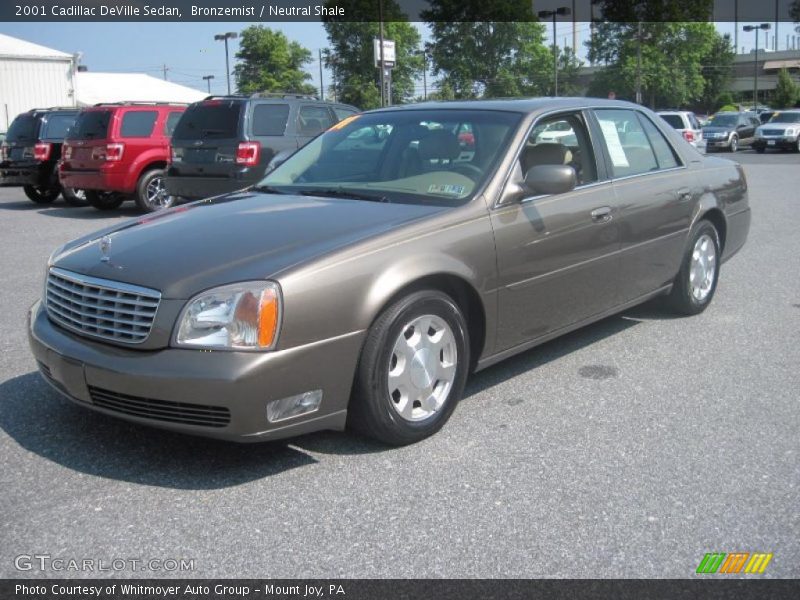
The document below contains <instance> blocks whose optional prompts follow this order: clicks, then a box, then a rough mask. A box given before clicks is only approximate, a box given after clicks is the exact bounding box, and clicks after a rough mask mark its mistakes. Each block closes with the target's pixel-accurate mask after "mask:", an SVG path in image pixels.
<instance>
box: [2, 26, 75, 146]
mask: <svg viewBox="0 0 800 600" xmlns="http://www.w3.org/2000/svg"><path fill="white" fill-rule="evenodd" d="M75 66H76V57H74V56H72V55H71V54H67V53H66V52H59V51H58V50H53V49H51V48H45V47H44V46H39V45H38V44H32V43H30V42H26V41H25V40H20V39H17V38H13V37H11V36H8V35H3V34H0V131H6V130H7V129H8V126H9V124H10V123H11V121H13V120H14V117H16V116H17V115H18V114H19V113H21V112H25V111H26V110H30V109H31V108H38V107H45V106H74V105H75V71H76V68H75Z"/></svg>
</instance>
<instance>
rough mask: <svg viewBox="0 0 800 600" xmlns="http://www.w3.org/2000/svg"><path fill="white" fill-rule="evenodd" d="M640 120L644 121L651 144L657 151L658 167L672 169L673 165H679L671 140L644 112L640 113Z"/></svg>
mask: <svg viewBox="0 0 800 600" xmlns="http://www.w3.org/2000/svg"><path fill="white" fill-rule="evenodd" d="M639 120H640V121H641V122H642V127H643V128H644V132H645V134H647V139H649V140H650V145H651V146H652V147H653V152H655V155H656V160H657V161H658V168H659V169H671V168H673V167H677V166H678V164H679V163H678V159H677V157H676V156H675V152H674V151H673V150H672V147H671V146H670V145H669V142H668V141H667V140H665V139H664V136H663V134H662V133H661V132H660V131H659V130H658V127H656V126H655V125H653V123H651V122H650V119H648V118H647V117H645V116H644V115H642V114H640V115H639Z"/></svg>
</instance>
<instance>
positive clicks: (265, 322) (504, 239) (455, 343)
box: [29, 98, 750, 444]
mask: <svg viewBox="0 0 800 600" xmlns="http://www.w3.org/2000/svg"><path fill="white" fill-rule="evenodd" d="M225 102H228V100H225ZM207 122H208V127H209V128H211V123H213V122H215V121H207ZM562 124H566V125H567V126H568V127H569V128H570V129H572V131H573V134H574V136H575V140H574V143H572V144H571V145H566V144H563V143H560V142H541V141H539V134H540V133H541V132H542V131H545V130H548V129H559V130H561V129H564V127H562ZM551 125H557V127H550V126H551ZM220 128H221V127H217V128H216V129H220ZM466 129H469V131H471V132H472V133H473V135H474V147H473V148H472V149H471V150H470V151H465V149H464V148H462V146H461V144H460V143H459V139H458V137H459V134H460V132H463V131H465V130H466ZM380 131H382V132H385V135H383V137H382V139H379V138H380V136H379V135H378V134H377V132H380ZM562 139H563V138H562ZM364 142H368V143H366V144H365V143H364ZM749 226H750V207H749V203H748V197H747V182H746V181H745V176H744V172H743V170H742V167H741V166H740V165H738V164H736V163H734V162H733V161H728V160H724V159H721V158H717V157H708V156H701V155H699V154H698V153H697V152H695V151H694V150H692V149H691V148H689V147H688V146H687V145H686V144H685V143H684V141H683V140H682V139H681V137H680V136H679V135H678V134H677V133H676V132H675V131H674V130H673V129H672V128H671V127H669V126H668V125H667V124H666V123H665V122H664V121H663V120H662V119H660V118H659V117H658V116H657V115H656V114H654V113H653V112H651V111H649V110H647V109H646V108H643V107H641V106H639V105H636V104H632V103H628V102H621V101H611V100H598V99H594V98H586V99H583V98H535V99H519V100H484V101H472V102H469V101H466V102H442V103H436V102H426V103H422V104H416V105H405V106H399V107H393V108H388V109H384V110H378V111H372V112H368V113H365V114H362V115H357V116H355V117H353V118H351V119H348V120H346V121H344V122H342V123H340V124H339V125H337V126H334V127H331V128H330V129H328V130H327V131H326V132H325V133H323V134H322V135H320V136H319V137H317V138H316V139H314V140H313V141H312V142H310V143H309V144H307V145H306V146H304V147H303V148H301V149H299V150H298V151H297V152H295V153H294V154H292V155H291V156H290V157H289V158H288V159H287V160H286V161H285V162H284V163H283V164H281V165H280V166H278V167H277V168H276V169H275V170H273V171H272V172H270V173H269V174H268V175H267V176H266V177H265V178H264V179H263V180H262V181H261V182H259V183H258V184H257V185H256V186H254V187H252V188H250V189H248V190H246V191H242V192H237V193H234V194H229V195H226V196H222V197H219V198H211V199H208V200H206V201H204V202H195V203H192V204H189V205H187V206H182V207H179V208H177V209H174V210H171V211H166V212H164V213H163V214H162V215H161V216H160V217H159V218H156V219H139V220H138V221H136V222H131V221H126V222H125V223H122V224H119V225H117V226H115V227H112V228H108V229H105V230H103V231H101V232H97V233H94V234H90V235H87V236H85V237H83V238H81V239H78V240H75V241H73V242H70V243H68V244H67V245H65V246H64V247H62V248H59V249H58V250H56V251H55V252H54V253H53V254H52V256H51V258H50V260H49V262H48V274H47V283H46V291H45V295H44V298H43V301H42V302H38V303H36V304H35V305H34V306H33V307H31V310H30V313H29V341H30V346H31V349H32V351H33V354H34V356H35V358H36V360H37V361H38V365H39V369H40V372H41V373H42V376H43V377H44V379H45V380H46V381H48V382H49V383H50V384H51V385H53V387H54V388H55V389H57V390H58V391H59V392H61V393H62V394H64V395H65V396H66V397H68V398H70V399H72V400H73V401H75V403H76V404H77V405H79V406H83V407H85V408H87V409H92V410H95V411H99V412H101V413H104V414H107V415H114V416H117V417H120V418H123V419H128V420H131V421H134V422H136V423H140V424H145V425H152V426H157V427H163V428H167V429H173V430H177V431H183V432H186V433H193V434H196V435H205V436H211V437H219V438H225V439H230V440H237V441H257V440H273V439H277V438H285V437H290V436H294V435H299V434H302V433H308V432H310V431H317V430H321V429H343V428H344V427H345V425H350V426H352V427H353V428H355V429H357V430H360V431H362V432H364V433H365V434H367V435H370V436H373V437H375V438H377V439H379V440H381V441H382V442H385V443H388V444H408V443H412V442H416V441H419V440H421V439H423V438H425V437H427V436H429V435H432V434H434V433H435V432H436V431H438V430H439V429H440V428H441V427H442V426H443V425H444V424H445V422H446V421H447V420H448V418H449V417H450V415H451V414H452V413H453V410H454V409H455V407H456V404H457V402H458V400H459V398H460V397H461V394H462V391H463V389H464V384H465V381H466V379H467V376H468V374H469V373H470V372H471V371H475V370H480V369H483V368H485V367H488V366H490V365H492V364H495V363H497V362H499V361H501V360H503V359H505V358H507V357H509V356H512V355H514V354H517V353H519V352H522V351H524V350H527V349H529V348H532V347H534V346H536V345H539V344H542V343H544V342H546V341H548V340H551V339H553V338H555V337H557V336H559V335H562V334H565V333H567V332H570V331H572V330H575V329H577V328H579V327H581V326H583V325H586V324H588V323H591V322H594V321H597V320H599V319H602V318H605V317H607V316H609V315H611V314H614V313H617V312H620V311H622V310H625V309H627V308H629V307H631V306H634V305H636V304H639V303H641V302H644V301H646V300H648V299H650V298H654V297H656V296H661V295H664V296H665V299H666V301H667V304H668V305H669V306H670V307H671V310H674V311H676V312H678V313H680V314H684V315H695V314H698V313H700V312H702V311H703V310H705V309H706V308H707V307H708V306H709V304H710V303H711V301H712V298H713V297H714V293H715V290H716V287H717V282H718V278H719V273H720V265H721V264H722V263H723V262H725V261H726V260H727V259H729V258H730V257H731V256H733V255H734V254H735V253H736V252H737V251H738V250H739V249H740V248H741V247H742V246H743V244H744V243H745V240H746V238H747V234H748V230H749ZM165 257H167V259H166V260H165ZM107 299H109V300H107ZM696 326H697V327H703V326H704V325H703V323H702V322H698V323H697V324H696ZM709 335H711V333H709ZM621 359H624V357H621ZM707 368H713V361H711V363H710V366H708V367H707ZM52 418H53V416H52V415H47V414H43V415H42V419H43V423H46V422H47V420H48V419H52Z"/></svg>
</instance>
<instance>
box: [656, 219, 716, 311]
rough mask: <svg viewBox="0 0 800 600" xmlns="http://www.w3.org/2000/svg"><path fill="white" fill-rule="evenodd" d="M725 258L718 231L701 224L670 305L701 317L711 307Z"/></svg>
mask: <svg viewBox="0 0 800 600" xmlns="http://www.w3.org/2000/svg"><path fill="white" fill-rule="evenodd" d="M721 254H722V253H721V251H720V243H719V233H718V232H717V229H716V228H715V227H714V226H713V225H712V224H711V223H710V222H709V221H700V222H699V223H698V224H697V225H696V226H695V228H694V230H693V232H692V236H691V237H690V238H689V245H688V247H687V249H686V253H685V254H684V256H683V262H682V263H681V270H680V271H679V272H678V276H677V277H676V278H675V281H674V283H673V285H672V291H671V292H670V294H669V296H667V304H668V306H669V307H670V308H671V309H672V310H673V311H674V312H676V313H678V314H682V315H697V314H700V313H701V312H703V311H704V310H705V309H706V308H707V307H708V305H709V304H711V300H712V298H713V297H714V292H715V291H716V289H717V281H718V280H719V266H720V257H721Z"/></svg>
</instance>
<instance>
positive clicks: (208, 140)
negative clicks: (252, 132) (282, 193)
mask: <svg viewBox="0 0 800 600" xmlns="http://www.w3.org/2000/svg"><path fill="white" fill-rule="evenodd" d="M243 107H244V103H243V102H242V101H240V100H207V101H205V102H200V103H198V104H194V105H192V106H190V107H189V108H188V109H187V110H186V112H185V113H184V114H183V116H182V117H181V119H180V121H179V122H178V125H177V126H176V127H175V131H174V133H173V134H172V142H171V144H172V149H173V160H172V165H171V166H172V171H171V172H172V174H173V175H177V176H179V177H228V176H230V175H231V173H232V171H233V170H234V167H235V166H236V150H237V148H238V146H239V142H241V141H244V139H243V136H242V135H241V133H240V132H241V130H242V127H241V119H242V109H243Z"/></svg>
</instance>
